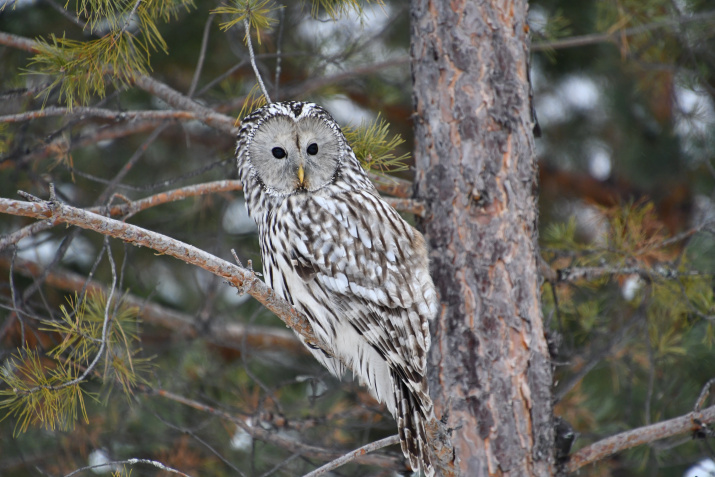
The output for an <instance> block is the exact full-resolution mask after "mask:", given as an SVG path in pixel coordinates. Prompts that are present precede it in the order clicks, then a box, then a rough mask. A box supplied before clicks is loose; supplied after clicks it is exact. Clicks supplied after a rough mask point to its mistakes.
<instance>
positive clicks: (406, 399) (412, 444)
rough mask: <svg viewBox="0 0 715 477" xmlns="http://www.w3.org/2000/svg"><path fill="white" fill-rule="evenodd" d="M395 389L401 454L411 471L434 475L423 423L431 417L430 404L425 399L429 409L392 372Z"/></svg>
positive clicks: (427, 475)
mask: <svg viewBox="0 0 715 477" xmlns="http://www.w3.org/2000/svg"><path fill="white" fill-rule="evenodd" d="M392 379H393V381H394V384H395V385H394V389H395V403H396V416H395V418H396V419H397V431H398V433H399V435H400V447H402V453H403V454H404V455H405V457H406V458H407V459H408V460H409V461H410V466H411V467H412V469H413V470H415V471H416V470H418V469H420V468H421V469H422V472H424V474H425V476H426V477H433V476H434V475H435V471H434V466H433V465H432V457H431V456H430V452H429V444H428V442H427V434H426V432H425V421H426V419H429V418H430V417H432V416H433V413H432V405H431V404H432V403H431V401H429V397H427V400H428V403H425V404H428V406H429V409H424V407H425V406H424V405H423V403H422V402H421V400H420V399H419V398H417V396H416V395H415V393H414V392H413V390H412V389H410V387H409V385H408V384H407V383H406V382H405V381H404V380H403V379H401V378H400V376H399V375H398V374H397V373H395V372H394V371H393V374H392Z"/></svg>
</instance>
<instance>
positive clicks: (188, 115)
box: [0, 106, 198, 123]
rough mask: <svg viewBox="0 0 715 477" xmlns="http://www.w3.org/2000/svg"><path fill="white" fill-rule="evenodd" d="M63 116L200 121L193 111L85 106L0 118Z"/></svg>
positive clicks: (1, 120) (16, 120)
mask: <svg viewBox="0 0 715 477" xmlns="http://www.w3.org/2000/svg"><path fill="white" fill-rule="evenodd" d="M53 116H61V117H63V118H77V119H80V120H82V119H85V118H99V119H109V120H111V121H137V120H145V119H155V120H164V119H173V120H184V121H192V120H194V119H198V118H197V115H196V113H194V112H192V111H176V110H157V111H116V110H113V109H105V108H93V107H84V106H74V107H73V108H71V109H70V108H62V107H59V106H48V107H46V108H44V109H41V110H35V111H25V112H24V113H17V114H8V115H5V116H0V123H20V122H26V121H32V120H34V119H39V118H49V117H53Z"/></svg>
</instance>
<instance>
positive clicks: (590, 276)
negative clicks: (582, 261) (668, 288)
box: [556, 266, 703, 282]
mask: <svg viewBox="0 0 715 477" xmlns="http://www.w3.org/2000/svg"><path fill="white" fill-rule="evenodd" d="M613 275H638V276H640V277H643V278H647V279H652V278H654V277H658V278H663V279H666V280H668V279H673V278H678V277H696V276H703V274H702V273H700V272H698V271H697V270H688V271H679V270H675V269H673V268H669V267H665V266H655V267H650V268H643V267H611V266H604V267H568V268H561V269H558V270H556V281H557V282H575V281H577V280H596V279H598V278H601V277H604V276H613Z"/></svg>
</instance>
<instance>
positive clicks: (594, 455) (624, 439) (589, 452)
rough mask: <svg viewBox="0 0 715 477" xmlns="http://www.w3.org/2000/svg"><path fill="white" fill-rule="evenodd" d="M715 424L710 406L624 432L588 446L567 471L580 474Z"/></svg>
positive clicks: (578, 454)
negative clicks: (629, 451) (586, 468)
mask: <svg viewBox="0 0 715 477" xmlns="http://www.w3.org/2000/svg"><path fill="white" fill-rule="evenodd" d="M714 422H715V406H710V407H708V408H706V409H703V410H702V411H699V412H690V413H688V414H685V415H683V416H680V417H676V418H673V419H669V420H667V421H661V422H658V423H656V424H651V425H650V426H644V427H639V428H637V429H633V430H630V431H627V432H622V433H620V434H616V435H615V436H611V437H607V438H606V439H603V440H600V441H598V442H596V443H593V444H591V445H588V446H586V447H584V448H583V449H581V450H579V451H578V452H576V453H575V454H573V455H572V456H571V458H570V460H569V462H568V464H566V471H567V472H576V471H577V470H578V469H580V468H581V467H583V466H585V465H588V464H592V463H594V462H597V461H599V460H602V459H604V458H606V457H608V456H610V455H613V454H616V453H618V452H621V451H624V450H626V449H630V448H632V447H636V446H640V445H643V444H648V443H650V442H654V441H657V440H660V439H665V438H667V437H672V436H677V435H679V434H685V433H688V432H697V431H699V430H701V429H702V428H703V426H704V425H706V424H712V423H714Z"/></svg>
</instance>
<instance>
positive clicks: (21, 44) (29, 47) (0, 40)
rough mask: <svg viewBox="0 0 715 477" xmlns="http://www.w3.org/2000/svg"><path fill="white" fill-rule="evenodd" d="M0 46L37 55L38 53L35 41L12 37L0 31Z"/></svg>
mask: <svg viewBox="0 0 715 477" xmlns="http://www.w3.org/2000/svg"><path fill="white" fill-rule="evenodd" d="M0 45H6V46H12V47H13V48H17V49H20V50H25V51H29V52H30V53H37V51H38V50H37V42H36V41H35V40H30V39H29V38H23V37H21V36H17V35H13V34H12V33H5V32H4V31H0Z"/></svg>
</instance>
